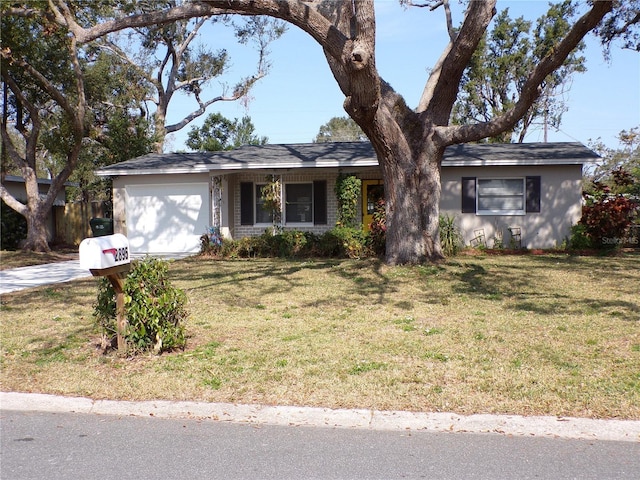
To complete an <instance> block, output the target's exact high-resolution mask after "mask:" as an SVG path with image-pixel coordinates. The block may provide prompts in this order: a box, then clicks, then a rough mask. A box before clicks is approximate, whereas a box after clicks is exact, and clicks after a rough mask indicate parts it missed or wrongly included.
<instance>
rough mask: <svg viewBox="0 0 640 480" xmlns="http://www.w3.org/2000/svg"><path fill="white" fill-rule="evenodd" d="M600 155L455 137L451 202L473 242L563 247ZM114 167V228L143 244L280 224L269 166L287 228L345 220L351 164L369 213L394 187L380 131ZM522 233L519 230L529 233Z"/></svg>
mask: <svg viewBox="0 0 640 480" xmlns="http://www.w3.org/2000/svg"><path fill="white" fill-rule="evenodd" d="M598 158H599V157H598V156H597V155H596V154H595V153H594V152H593V151H591V150H590V149H588V148H587V147H585V146H584V145H582V144H580V143H524V144H466V145H457V146H452V147H449V148H447V150H446V152H445V157H444V160H443V164H442V197H441V205H440V207H441V211H442V213H443V214H448V215H450V216H455V218H456V223H457V224H458V226H459V228H460V231H461V232H462V235H463V237H464V240H465V242H466V243H467V244H474V243H485V244H486V245H487V246H489V247H491V246H493V242H495V241H496V239H500V238H502V241H503V242H504V244H505V245H506V246H508V245H509V243H510V242H511V241H512V240H511V239H512V236H511V233H510V232H513V234H514V236H513V240H517V241H518V243H519V244H520V245H521V246H522V247H526V248H552V247H554V246H556V245H558V244H560V243H561V242H562V241H563V240H564V239H565V238H566V237H567V236H568V234H569V231H570V228H571V226H572V225H573V224H575V223H577V222H578V220H579V219H580V215H581V209H582V167H583V165H584V164H587V163H590V162H593V161H595V160H597V159H598ZM97 173H98V175H100V176H108V177H111V178H112V179H113V205H114V215H113V216H114V231H115V232H116V233H123V234H125V235H126V236H127V237H128V238H129V242H130V247H131V251H132V253H133V254H153V255H176V254H187V253H196V252H198V251H199V246H200V243H199V238H200V236H201V235H202V234H203V233H205V232H206V231H207V229H208V228H209V227H210V226H216V227H220V229H221V232H222V233H223V234H224V235H225V236H226V237H228V238H235V239H237V238H241V237H243V236H249V235H259V234H261V233H263V232H264V230H265V228H267V227H269V226H271V220H270V217H269V215H268V212H266V211H265V210H264V209H262V208H261V206H260V203H261V198H260V189H261V188H262V186H263V185H264V184H265V183H266V178H267V176H268V175H277V176H278V177H279V178H280V180H281V185H282V191H281V195H282V205H283V215H282V216H283V218H282V223H283V227H284V228H285V229H296V230H303V231H311V232H314V233H322V232H324V231H326V230H329V229H331V228H333V227H334V226H335V223H336V214H337V212H336V210H337V201H336V198H335V194H334V186H335V182H336V179H337V177H338V175H339V174H340V173H344V174H354V175H356V176H358V177H359V178H361V179H362V192H361V199H362V202H361V204H362V223H363V225H364V226H365V228H366V225H368V223H369V221H370V214H371V213H372V206H373V204H374V201H375V200H376V199H377V198H379V197H380V196H381V195H383V187H382V175H381V170H380V168H379V166H378V160H377V158H376V155H375V152H374V150H373V148H372V146H371V145H370V144H369V143H368V142H344V143H316V144H313V143H312V144H289V145H261V146H250V145H248V146H243V147H240V148H238V149H235V150H231V151H224V152H206V153H165V154H149V155H144V156H142V157H139V158H134V159H132V160H128V161H126V162H122V163H118V164H115V165H111V166H109V167H105V168H103V169H101V170H99V171H98V172H97ZM518 234H519V235H518Z"/></svg>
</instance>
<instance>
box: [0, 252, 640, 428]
mask: <svg viewBox="0 0 640 480" xmlns="http://www.w3.org/2000/svg"><path fill="white" fill-rule="evenodd" d="M639 265H640V257H639V256H638V255H637V254H636V255H632V254H628V255H624V256H618V257H573V256H566V255H560V254H558V255H527V256H476V257H472V256H458V257H454V258H452V259H451V260H449V261H448V262H446V263H444V264H442V265H438V266H417V267H387V266H385V265H383V264H382V263H380V262H377V261H374V260H363V261H356V260H305V261H285V260H260V259H257V260H250V261H247V260H245V261H214V260H208V259H203V258H189V259H185V260H181V261H176V262H173V263H172V265H171V268H170V275H171V277H172V279H173V281H174V282H175V284H176V286H178V287H180V288H182V289H184V290H185V291H186V292H187V295H188V297H189V310H190V312H191V316H190V319H189V322H188V324H187V332H188V335H189V338H188V346H187V348H186V349H185V350H184V351H177V352H173V353H170V354H164V355H162V356H153V355H148V356H142V357H136V358H122V357H120V356H118V355H117V354H115V353H110V354H107V355H104V354H102V353H101V349H100V343H101V338H100V334H99V332H97V331H96V330H95V328H94V327H93V319H92V305H93V303H94V302H95V299H96V292H97V287H96V280H95V279H87V280H82V281H76V282H72V283H69V284H65V285H59V286H49V287H43V288H39V289H31V290H26V291H22V292H16V293H12V294H7V295H3V296H2V304H1V308H0V315H1V318H2V337H1V342H0V347H1V351H0V353H1V355H0V362H1V363H0V367H1V368H2V384H1V388H2V390H5V391H7V390H15V391H31V392H42V393H54V394H64V395H83V396H90V397H93V398H113V399H129V400H141V399H172V400H200V401H224V402H239V403H262V404H283V405H310V406H323V407H331V408H375V409H403V410H412V411H455V412H458V413H462V414H468V413H479V412H483V413H512V414H523V415H528V414H544V415H571V416H583V417H594V418H632V419H640V347H639V346H640V296H639V295H638V285H640V268H639Z"/></svg>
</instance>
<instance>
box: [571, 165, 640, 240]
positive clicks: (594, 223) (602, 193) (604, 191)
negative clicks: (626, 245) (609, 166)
mask: <svg viewBox="0 0 640 480" xmlns="http://www.w3.org/2000/svg"><path fill="white" fill-rule="evenodd" d="M615 178H616V179H617V178H618V177H615ZM621 181H622V180H621ZM593 187H594V193H593V194H592V195H585V197H586V205H585V206H584V207H583V208H582V218H580V222H579V224H580V225H582V226H583V227H584V234H585V236H587V237H588V238H589V241H590V243H591V245H592V246H593V247H594V248H613V247H617V246H620V245H621V244H622V239H623V238H625V236H626V235H627V234H628V231H629V227H630V226H631V225H632V224H633V222H634V220H635V218H636V217H637V216H638V208H639V205H638V202H637V201H636V200H635V199H634V198H633V197H631V196H630V195H628V194H623V193H618V194H613V193H611V189H610V187H608V186H607V185H603V184H601V183H599V182H594V184H593Z"/></svg>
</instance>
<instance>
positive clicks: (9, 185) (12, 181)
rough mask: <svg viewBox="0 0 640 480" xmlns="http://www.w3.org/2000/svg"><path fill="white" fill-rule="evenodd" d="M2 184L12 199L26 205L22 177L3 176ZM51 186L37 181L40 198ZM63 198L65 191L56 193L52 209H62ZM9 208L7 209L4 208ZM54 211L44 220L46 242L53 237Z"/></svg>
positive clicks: (44, 180) (48, 183) (44, 181)
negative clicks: (46, 233)
mask: <svg viewBox="0 0 640 480" xmlns="http://www.w3.org/2000/svg"><path fill="white" fill-rule="evenodd" d="M2 184H3V185H4V186H5V188H6V189H7V190H8V192H9V193H10V194H11V195H13V198H15V199H16V200H18V201H20V202H22V203H27V190H26V187H25V184H24V179H23V178H22V177H19V176H16V175H5V176H4V178H3V179H2ZM50 185H51V180H48V179H38V191H39V192H40V196H41V197H44V196H46V195H47V192H49V186H50ZM70 185H72V184H71V183H66V184H65V187H66V186H70ZM65 197H66V189H62V190H61V191H60V192H58V195H57V196H56V198H55V200H54V201H53V206H54V207H64V205H65V203H66V202H65ZM6 208H9V207H6ZM55 210H56V209H54V208H52V209H51V211H50V212H49V214H48V215H47V218H46V226H47V232H48V235H47V240H49V241H51V240H52V239H53V238H54V237H55V225H56V218H55Z"/></svg>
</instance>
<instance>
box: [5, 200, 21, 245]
mask: <svg viewBox="0 0 640 480" xmlns="http://www.w3.org/2000/svg"><path fill="white" fill-rule="evenodd" d="M0 220H1V224H0V249H2V250H16V249H17V248H18V244H19V243H20V241H22V240H24V239H25V238H27V220H26V219H25V218H24V217H23V216H22V215H20V214H19V213H18V212H16V211H15V210H13V209H12V208H9V207H8V206H7V204H6V203H4V201H1V200H0Z"/></svg>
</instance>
